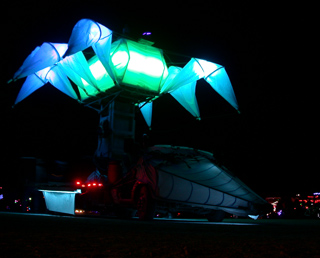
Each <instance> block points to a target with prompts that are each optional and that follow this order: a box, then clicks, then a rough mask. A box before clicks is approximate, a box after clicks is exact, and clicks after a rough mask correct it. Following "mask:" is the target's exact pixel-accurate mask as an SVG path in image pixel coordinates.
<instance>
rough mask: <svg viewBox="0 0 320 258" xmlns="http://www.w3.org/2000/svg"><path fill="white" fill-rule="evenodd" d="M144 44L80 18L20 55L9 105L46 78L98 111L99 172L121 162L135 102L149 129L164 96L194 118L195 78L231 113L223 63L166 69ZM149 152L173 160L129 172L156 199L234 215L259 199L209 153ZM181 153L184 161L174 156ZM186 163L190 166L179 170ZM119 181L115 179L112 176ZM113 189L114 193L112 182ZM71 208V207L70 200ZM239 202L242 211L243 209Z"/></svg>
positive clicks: (130, 132)
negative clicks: (55, 39) (55, 38)
mask: <svg viewBox="0 0 320 258" xmlns="http://www.w3.org/2000/svg"><path fill="white" fill-rule="evenodd" d="M147 43H148V42H147V41H142V43H141V42H140V43H139V42H134V41H132V40H129V39H125V38H120V39H117V40H116V41H114V42H112V31H111V30H109V29H108V28H106V27H105V26H103V25H101V24H99V23H97V22H94V21H92V20H88V19H83V20H80V21H79V22H78V23H77V24H76V25H75V27H74V29H73V31H72V34H71V37H70V39H69V42H68V44H56V43H43V44H42V45H41V46H40V47H37V48H36V49H35V50H34V51H33V52H32V53H31V54H30V55H29V56H28V57H27V59H26V60H25V61H24V63H23V65H22V66H21V67H20V69H19V70H18V71H17V72H16V73H15V74H14V76H13V79H12V80H14V81H15V80H18V79H20V78H23V77H27V79H26V81H25V82H24V84H23V85H22V88H21V90H20V92H19V94H18V96H17V99H16V101H15V104H17V103H18V102H20V101H22V100H23V99H24V98H26V97H27V96H28V95H30V94H31V93H33V92H34V91H35V90H37V89H39V88H40V87H42V86H43V85H45V84H46V83H48V82H49V83H51V84H52V85H53V86H54V87H56V88H57V89H59V90H60V91H62V92H63V93H65V94H67V95H68V96H70V97H71V98H73V99H75V100H77V101H79V102H80V103H82V104H83V105H85V106H87V107H90V108H92V109H94V110H96V111H98V112H99V114H100V128H101V134H100V135H99V142H98V148H97V151H96V154H95V156H96V160H98V161H96V165H97V169H98V170H97V173H98V174H99V171H104V172H105V171H106V168H107V167H108V165H106V164H105V163H104V162H101V160H104V161H105V160H109V161H110V160H121V159H122V158H123V155H125V150H124V149H125V147H124V145H125V141H126V139H128V138H129V139H134V107H135V106H139V108H140V110H141V112H142V114H143V116H144V118H145V120H146V122H147V124H148V126H149V127H151V118H152V103H153V101H154V100H155V99H157V98H158V97H161V96H162V95H164V94H171V95H172V96H173V97H174V98H175V99H176V100H177V101H178V102H179V103H180V104H181V105H182V106H183V107H184V108H185V109H186V110H187V111H188V112H189V113H190V114H192V115H193V116H194V117H196V118H198V119H200V112H199V108H198V103H197V99H196V96H195V89H196V83H197V81H198V80H200V79H204V80H205V81H206V82H207V83H209V84H210V85H211V87H212V88H213V89H214V90H215V91H216V92H217V93H219V94H220V95H221V96H222V97H223V98H224V99H225V100H226V101H227V102H229V103H230V104H231V105H232V106H233V107H234V108H235V109H236V110H238V104H237V100H236V98H235V95H234V92H233V89H232V86H231V83H230V80H229V77H228V75H227V73H226V71H225V68H224V67H223V66H221V65H219V64H215V63H212V62H209V61H206V60H203V59H198V58H191V60H190V61H189V62H187V63H186V64H185V66H184V67H177V66H170V67H167V64H166V61H165V58H164V55H163V51H162V50H161V49H158V48H155V47H153V46H151V45H150V44H147ZM90 47H91V48H92V49H93V52H91V54H90V55H88V53H87V52H88V51H87V49H88V48H90ZM154 150H156V152H154ZM150 151H151V152H150V153H152V152H154V153H156V154H157V155H158V153H163V156H164V157H167V156H168V155H167V154H170V155H171V156H172V159H171V161H172V160H173V159H174V158H175V159H176V161H177V162H176V163H173V164H171V165H170V164H169V163H168V162H165V161H164V162H163V164H165V165H164V168H162V167H160V165H159V164H158V163H157V162H159V159H158V158H156V159H155V161H153V162H154V164H153V163H152V161H150V162H151V163H152V165H153V166H154V167H157V168H158V172H155V173H153V174H152V175H146V173H147V172H146V171H149V170H148V169H146V168H144V166H145V165H141V164H142V163H141V164H140V163H138V164H136V166H137V168H136V171H138V172H139V171H140V172H139V173H138V172H137V175H136V176H137V181H139V184H141V183H143V182H144V183H146V184H147V185H152V187H151V188H152V189H151V191H153V192H154V195H155V196H157V197H158V198H162V199H165V200H167V199H170V198H171V199H173V200H174V201H177V200H178V201H180V202H181V201H182V200H184V199H186V200H189V199H190V198H191V199H194V200H197V202H198V206H199V207H209V206H210V205H211V206H212V207H211V206H210V209H219V208H217V207H219V206H221V205H224V208H223V209H224V211H232V212H233V213H234V214H241V215H243V214H248V213H249V212H251V211H252V209H251V208H250V207H251V206H250V205H251V204H250V203H252V202H253V203H264V202H263V200H261V198H260V197H258V196H257V195H256V194H255V193H253V192H252V191H251V190H250V189H249V188H248V187H246V186H245V185H244V184H243V183H242V182H241V181H240V180H238V179H236V178H235V177H234V176H233V175H232V174H230V173H229V172H228V171H227V170H226V169H225V168H219V167H218V166H217V165H216V164H215V160H214V159H213V158H212V157H211V155H208V154H207V153H205V152H199V151H196V150H192V149H187V148H181V149H179V148H178V149H175V148H171V147H167V146H162V147H158V148H157V147H156V149H154V148H153V149H152V148H151V149H150ZM183 155H184V160H181V157H182V156H183ZM99 160H100V161H99ZM195 161H196V162H195ZM200 161H201V162H200ZM151 163H150V164H151ZM180 163H181V164H180ZM188 163H189V164H192V165H194V167H192V168H191V166H187V167H186V164H188ZM139 164H140V165H139ZM143 164H144V163H143ZM170 166H171V167H170ZM179 166H180V167H179ZM170 169H172V171H171V170H170ZM185 169H187V171H185ZM153 170H154V169H153ZM153 170H150V171H153ZM110 171H111V169H110V164H109V169H108V180H109V182H110V183H111V184H113V183H112V182H111V181H112V180H111V178H115V177H114V175H111V174H109V172H110ZM115 171H118V169H115ZM154 171H155V170H154ZM168 171H169V172H168ZM111 172H112V171H111ZM111 172H110V173H111ZM116 173H118V172H116ZM156 173H161V176H159V178H158V182H157V183H155V184H154V186H153V183H154V182H156V181H157V180H156V179H155V180H153V181H152V180H151V179H150V178H153V177H155V176H156ZM188 173H189V174H188ZM138 174H139V176H140V178H139V176H138ZM159 175H160V174H159ZM203 177H205V178H207V179H203ZM148 178H149V179H148ZM161 178H162V179H163V180H161ZM182 178H184V179H182ZM118 179H119V180H120V179H121V177H117V180H118ZM117 180H115V181H114V182H116V181H117ZM204 180H205V181H206V182H204ZM150 182H153V183H150ZM175 182H176V183H175ZM156 184H160V185H162V184H164V186H159V185H158V186H157V185H156ZM166 184H170V185H172V187H173V185H174V184H175V185H176V187H178V186H179V185H180V186H181V185H182V186H183V188H185V191H180V188H179V187H178V188H176V190H177V191H178V192H177V193H176V192H175V191H173V190H172V189H173V188H172V187H171V186H170V187H169V186H167V185H166ZM186 186H187V187H186ZM114 187H115V188H114V189H115V190H116V191H118V190H117V185H116V184H114ZM157 187H160V190H161V191H159V190H156V189H157ZM168 187H169V188H168ZM188 187H189V188H188ZM170 189H171V190H170ZM186 189H189V190H190V191H189V192H188V191H187V190H186ZM166 190H170V191H169V192H168V193H167V192H166ZM119 191H120V192H121V190H119ZM47 192H48V191H47ZM47 192H46V194H47V195H48V196H49V195H50V196H51V195H52V198H51V197H50V198H49V197H48V198H49V199H51V200H53V202H52V205H53V206H52V207H53V208H51V210H53V211H59V212H66V213H73V210H72V209H71V211H69V210H68V211H66V208H65V206H66V205H62V204H61V203H62V202H61V203H60V204H59V205H56V202H57V200H60V199H61V196H62V194H61V193H60V192H59V191H58V192H54V193H51V192H50V191H49V192H48V193H47ZM156 192H157V193H156ZM199 193H201V195H199ZM161 194H162V195H163V196H162V195H161ZM74 195H75V193H74V192H71V193H65V194H64V195H63V196H66V197H65V198H64V200H65V201H66V200H69V199H70V200H72V201H74V197H72V198H71V197H70V196H74ZM185 195H186V196H185ZM169 197H170V198H169ZM48 198H46V200H47V199H48ZM180 199H181V200H180ZM114 202H115V203H119V202H121V200H118V199H115V200H114ZM126 202H128V200H126ZM211 202H212V203H211ZM210 203H211V204H210ZM209 204H210V205H209ZM70 205H71V206H74V203H72V204H70ZM208 205H209V206H208ZM47 206H48V207H51V206H50V205H47ZM240 206H241V207H246V208H245V209H244V210H243V208H241V209H240V208H239V207H240ZM192 207H193V206H192Z"/></svg>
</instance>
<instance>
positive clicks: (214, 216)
mask: <svg viewBox="0 0 320 258" xmlns="http://www.w3.org/2000/svg"><path fill="white" fill-rule="evenodd" d="M224 217H225V212H224V211H221V210H216V211H212V212H211V213H210V214H208V215H207V220H208V221H210V222H222V221H223V219H224Z"/></svg>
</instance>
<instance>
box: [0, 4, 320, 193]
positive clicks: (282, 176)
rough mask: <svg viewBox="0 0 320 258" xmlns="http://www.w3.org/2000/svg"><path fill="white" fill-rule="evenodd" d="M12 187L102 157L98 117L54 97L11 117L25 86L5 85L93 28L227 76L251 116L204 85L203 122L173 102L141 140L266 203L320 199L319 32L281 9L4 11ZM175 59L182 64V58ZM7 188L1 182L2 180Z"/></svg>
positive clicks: (4, 96)
mask: <svg viewBox="0 0 320 258" xmlns="http://www.w3.org/2000/svg"><path fill="white" fill-rule="evenodd" d="M2 5H3V6H2V8H1V9H2V11H3V13H7V14H8V15H4V16H2V17H1V20H2V29H1V30H2V36H1V39H2V45H3V46H2V62H1V63H2V66H3V67H2V69H1V74H2V76H1V94H0V105H1V106H0V115H1V135H0V137H1V142H0V143H1V147H2V153H3V154H2V160H1V161H2V164H3V165H2V168H1V170H0V173H1V174H2V178H5V177H6V176H5V175H8V174H10V175H14V174H15V163H16V161H17V158H19V157H20V156H36V157H41V158H48V157H49V158H51V159H58V160H70V159H76V158H80V157H83V156H86V155H92V154H93V153H94V150H95V148H96V143H97V126H98V120H99V118H98V114H97V113H96V112H95V111H93V110H90V109H88V108H85V107H83V106H81V105H80V104H78V103H77V102H76V101H74V100H72V99H70V98H69V97H68V96H66V95H64V94H63V93H60V92H58V91H57V90H55V88H54V87H52V86H51V85H46V86H44V87H42V88H41V89H39V90H38V91H36V92H35V93H33V94H32V95H30V96H29V97H28V98H27V99H25V100H23V101H22V102H21V103H19V104H18V105H17V106H15V107H14V108H11V107H12V105H13V103H14V100H15V98H16V96H17V94H18V92H19V89H20V87H21V86H22V84H23V81H24V79H22V80H19V81H17V82H15V83H11V84H6V81H7V80H9V79H10V78H11V77H12V76H13V74H14V72H15V71H16V70H17V69H18V68H19V67H20V66H21V64H22V63H23V61H24V60H25V58H26V57H27V56H28V55H29V54H30V53H31V51H32V50H34V48H35V47H36V46H40V45H41V44H42V43H43V42H54V43H67V42H68V40H69V37H70V35H71V31H72V29H73V27H74V25H75V24H76V22H77V21H78V20H80V19H82V18H90V19H93V20H95V21H97V22H99V23H101V24H103V25H105V26H106V27H108V28H110V29H111V30H113V31H114V32H115V33H122V32H123V28H127V31H129V36H131V37H132V38H139V37H140V36H141V34H142V33H143V32H144V31H151V32H152V36H151V37H150V40H151V41H154V42H155V46H156V47H158V48H161V49H164V50H165V52H166V51H168V53H171V52H173V53H179V54H183V55H186V56H190V58H191V57H197V58H202V59H206V60H208V61H212V62H215V63H218V64H221V65H223V66H225V67H226V71H227V73H228V75H229V77H230V80H231V82H232V85H233V87H234V91H235V94H236V97H237V99H238V103H239V108H240V111H241V114H238V113H237V112H236V111H235V110H234V109H233V108H232V107H231V106H229V105H228V104H227V103H226V102H225V101H224V100H223V99H222V98H221V97H220V96H219V95H218V94H216V93H215V92H214V91H213V90H212V89H211V87H210V86H209V85H208V84H206V83H205V82H202V81H199V83H198V86H197V97H198V103H199V108H200V114H201V117H202V120H201V121H196V120H195V119H194V118H193V117H192V116H191V115H189V113H188V112H187V111H185V110H184V109H183V108H182V107H181V106H180V105H179V104H178V103H177V102H176V101H175V100H174V99H173V98H172V97H170V96H164V97H163V98H161V99H158V100H157V101H155V103H154V114H153V124H152V128H153V129H152V131H150V132H149V131H148V129H147V126H146V124H145V122H144V121H143V119H142V117H141V114H140V113H138V112H137V116H136V126H137V139H138V140H139V139H140V136H141V135H142V133H145V132H147V133H148V134H149V135H150V138H151V141H152V142H153V143H156V144H175V145H182V146H189V147H196V148H200V149H204V150H208V151H212V152H213V153H214V154H215V156H216V157H217V158H218V159H219V160H220V161H221V162H222V163H223V164H224V165H225V166H226V167H228V168H229V169H230V170H231V171H233V172H234V173H235V174H236V175H237V176H238V177H239V178H240V179H241V180H242V181H244V182H245V183H246V184H247V185H249V186H250V187H251V188H252V189H253V190H254V191H256V192H257V193H259V194H261V195H262V196H264V197H265V196H270V195H276V194H288V193H290V194H294V193H299V192H308V193H312V192H315V191H319V190H320V184H319V179H320V176H319V170H318V168H317V166H316V165H317V157H318V153H317V152H318V130H317V125H316V123H317V122H318V121H317V120H318V119H317V118H318V112H317V101H316V98H317V97H316V96H317V94H318V93H317V87H316V85H317V84H318V82H317V81H312V80H311V79H310V78H312V75H313V70H312V67H314V68H316V65H317V59H316V58H315V56H316V52H315V38H316V31H317V30H316V29H315V27H316V23H314V22H313V21H312V20H313V17H314V16H313V15H312V10H313V9H315V6H311V5H310V6H308V5H283V6H280V5H277V6H270V5H268V4H263V3H260V2H259V4H256V5H252V4H250V5H249V4H243V3H241V4H236V5H234V4H225V3H223V1H221V2H220V1H211V2H210V3H209V2H208V1H203V2H202V1H196V2H192V4H188V2H184V1H175V2H173V1H172V2H170V3H165V2H159V3H158V2H156V3H154V2H151V1H149V2H148V3H139V4H136V3H127V2H124V3H120V2H118V3H115V2H111V3H110V2H109V1H87V2H86V3H81V2H80V1H76V2H73V1H64V2H62V1H61V2H60V1H59V2H53V1H50V2H46V3H44V2H40V1H39V2H38V1H32V2H28V1H23V2H19V1H9V2H3V3H2ZM170 55H171V57H172V59H174V58H175V56H174V55H172V53H171V54H170ZM0 180H1V177H0Z"/></svg>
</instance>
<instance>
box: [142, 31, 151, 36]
mask: <svg viewBox="0 0 320 258" xmlns="http://www.w3.org/2000/svg"><path fill="white" fill-rule="evenodd" d="M142 35H143V36H150V35H151V32H150V31H146V32H143V33H142Z"/></svg>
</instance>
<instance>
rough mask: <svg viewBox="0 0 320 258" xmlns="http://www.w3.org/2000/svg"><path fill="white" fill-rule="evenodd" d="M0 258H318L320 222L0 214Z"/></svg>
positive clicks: (319, 250)
mask: <svg viewBox="0 0 320 258" xmlns="http://www.w3.org/2000/svg"><path fill="white" fill-rule="evenodd" d="M0 221H1V230H0V239H1V241H0V257H318V258H320V220H267V219H265V220H257V221H253V220H249V219H245V220H240V219H225V220H224V222H223V223H220V224H218V223H207V222H204V221H193V222H186V221H168V220H155V221H152V222H142V221H138V220H118V219H112V218H84V217H72V216H70V217H68V216H40V215H26V214H18V213H5V212H2V213H0Z"/></svg>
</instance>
